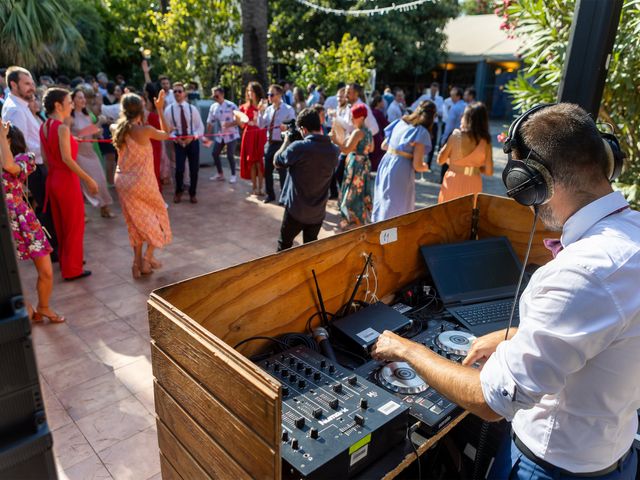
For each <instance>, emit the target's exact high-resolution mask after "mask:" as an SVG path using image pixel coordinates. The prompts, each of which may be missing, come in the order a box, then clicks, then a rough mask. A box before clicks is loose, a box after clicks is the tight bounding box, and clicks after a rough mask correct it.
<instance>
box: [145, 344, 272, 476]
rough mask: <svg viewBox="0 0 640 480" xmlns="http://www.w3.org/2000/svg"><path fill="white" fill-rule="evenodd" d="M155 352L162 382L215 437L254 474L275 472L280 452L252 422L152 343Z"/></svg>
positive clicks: (159, 381) (157, 372) (185, 408)
mask: <svg viewBox="0 0 640 480" xmlns="http://www.w3.org/2000/svg"><path fill="white" fill-rule="evenodd" d="M151 354H152V359H153V365H154V367H155V368H154V372H155V377H156V380H157V381H158V383H159V384H160V385H162V387H163V388H164V389H165V390H166V391H167V393H168V394H169V395H171V397H173V399H174V400H175V401H176V402H177V403H178V404H179V405H180V406H181V407H182V408H183V409H184V410H185V411H187V412H188V413H189V415H190V416H191V417H192V418H193V419H194V420H195V421H196V422H197V423H198V424H199V425H200V426H201V427H202V428H203V429H204V430H205V431H206V432H207V433H208V434H209V436H211V438H212V439H213V440H215V441H216V442H218V443H219V444H220V445H223V446H224V448H225V450H226V451H227V453H228V454H229V455H230V456H231V457H233V458H234V459H235V460H236V462H238V464H239V465H241V466H242V467H243V468H244V469H245V470H246V471H247V472H249V473H250V474H251V476H252V477H254V478H267V477H269V476H272V475H274V473H275V471H276V469H277V467H276V463H280V455H279V454H278V453H277V452H275V451H274V449H272V448H271V447H270V446H269V445H267V444H266V443H265V442H264V441H263V440H262V439H261V438H260V437H258V436H257V435H255V433H254V432H253V430H252V427H251V426H250V425H249V426H247V425H245V424H244V423H243V422H242V421H241V420H240V419H238V417H236V416H235V415H234V414H233V412H231V411H230V410H228V409H227V408H225V407H224V406H223V405H221V404H220V403H219V402H218V400H217V399H216V398H215V397H212V396H211V395H210V394H209V392H207V391H206V390H205V389H204V388H203V387H202V386H200V385H199V384H198V383H197V382H196V381H195V380H194V379H193V378H192V377H190V376H189V375H188V374H187V373H186V372H185V371H184V370H183V369H182V368H180V367H179V366H178V365H177V364H176V363H175V362H173V361H172V360H171V359H170V358H169V357H168V356H167V355H166V354H165V353H164V352H162V350H160V349H159V348H157V346H155V345H152V347H151Z"/></svg>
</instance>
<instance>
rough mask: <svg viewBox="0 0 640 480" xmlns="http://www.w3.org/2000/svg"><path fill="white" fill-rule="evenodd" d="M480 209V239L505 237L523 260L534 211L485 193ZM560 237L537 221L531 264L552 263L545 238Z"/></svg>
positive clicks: (530, 258) (513, 201)
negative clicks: (543, 241) (544, 241)
mask: <svg viewBox="0 0 640 480" xmlns="http://www.w3.org/2000/svg"><path fill="white" fill-rule="evenodd" d="M477 208H478V210H479V213H480V217H479V222H478V237H479V238H487V237H497V236H505V237H507V238H508V239H509V240H510V241H511V244H512V245H513V248H514V250H515V251H516V254H517V255H518V257H520V260H521V261H522V260H524V254H525V251H526V249H527V243H528V242H529V233H530V232H531V225H532V223H533V212H532V211H531V209H530V208H529V207H525V206H523V205H520V204H519V203H517V202H516V201H515V200H511V199H510V198H504V197H498V196H494V195H486V194H480V195H478V200H477ZM559 237H560V232H551V231H549V230H546V229H545V227H544V225H543V224H542V222H540V220H538V225H537V226H536V233H535V235H534V238H533V244H532V246H531V254H530V255H529V263H536V264H538V265H544V264H545V263H547V262H548V261H550V260H551V259H552V256H551V252H549V250H547V249H546V248H545V246H544V244H543V243H542V239H543V238H559Z"/></svg>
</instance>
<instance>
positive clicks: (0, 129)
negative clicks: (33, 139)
mask: <svg viewBox="0 0 640 480" xmlns="http://www.w3.org/2000/svg"><path fill="white" fill-rule="evenodd" d="M9 126H10V124H9V122H0V166H2V169H3V170H5V171H7V172H9V173H10V174H11V175H18V174H19V173H20V165H18V164H17V163H16V162H15V160H14V159H13V154H12V153H11V147H10V146H9V139H8V138H7V135H8V134H9Z"/></svg>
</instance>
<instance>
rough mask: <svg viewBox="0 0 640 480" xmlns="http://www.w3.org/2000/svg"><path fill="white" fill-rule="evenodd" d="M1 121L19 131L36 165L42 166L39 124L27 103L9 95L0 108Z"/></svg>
mask: <svg viewBox="0 0 640 480" xmlns="http://www.w3.org/2000/svg"><path fill="white" fill-rule="evenodd" d="M2 120H3V121H5V122H11V125H13V126H14V127H17V128H18V129H20V131H21V132H22V134H23V135H24V139H25V140H26V142H27V148H28V149H29V151H30V152H31V153H33V154H34V155H35V158H36V165H42V163H43V161H42V152H41V150H40V125H41V123H40V122H39V121H38V119H37V118H36V117H35V116H34V115H33V113H31V110H29V103H28V102H27V101H26V100H23V99H21V98H20V97H17V96H15V95H14V94H12V93H10V94H9V96H8V97H7V99H6V100H5V102H4V105H3V106H2Z"/></svg>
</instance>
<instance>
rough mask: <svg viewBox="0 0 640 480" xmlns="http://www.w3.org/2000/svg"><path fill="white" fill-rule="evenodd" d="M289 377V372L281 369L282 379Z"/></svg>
mask: <svg viewBox="0 0 640 480" xmlns="http://www.w3.org/2000/svg"><path fill="white" fill-rule="evenodd" d="M288 376H289V370H287V369H286V368H284V369H282V378H287V377H288Z"/></svg>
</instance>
